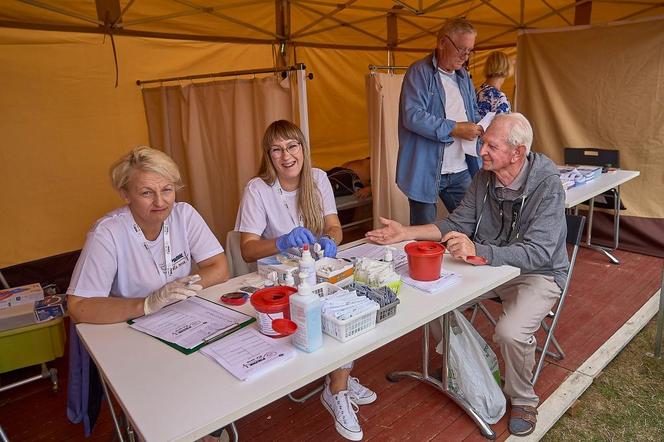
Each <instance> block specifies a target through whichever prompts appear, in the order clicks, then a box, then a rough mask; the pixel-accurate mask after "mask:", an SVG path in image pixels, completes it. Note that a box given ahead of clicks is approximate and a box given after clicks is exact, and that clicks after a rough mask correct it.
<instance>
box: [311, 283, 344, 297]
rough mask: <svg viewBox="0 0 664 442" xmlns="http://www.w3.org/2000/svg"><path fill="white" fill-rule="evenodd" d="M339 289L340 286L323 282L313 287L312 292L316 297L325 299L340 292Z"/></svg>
mask: <svg viewBox="0 0 664 442" xmlns="http://www.w3.org/2000/svg"><path fill="white" fill-rule="evenodd" d="M339 289H340V288H339V286H336V285H334V284H330V283H329V282H321V283H319V284H316V285H315V286H313V287H312V288H311V291H312V292H313V294H314V295H318V297H319V298H325V297H327V295H330V294H332V293H334V292H336V291H338V290H339Z"/></svg>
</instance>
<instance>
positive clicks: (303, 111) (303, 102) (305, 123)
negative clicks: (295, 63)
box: [297, 65, 311, 148]
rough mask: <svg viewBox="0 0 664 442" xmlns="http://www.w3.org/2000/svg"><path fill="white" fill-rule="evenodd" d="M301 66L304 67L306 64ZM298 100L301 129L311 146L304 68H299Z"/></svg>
mask: <svg viewBox="0 0 664 442" xmlns="http://www.w3.org/2000/svg"><path fill="white" fill-rule="evenodd" d="M301 66H303V67H304V65H301ZM297 100H298V109H299V113H300V130H301V131H302V134H303V135H304V139H305V140H306V141H307V145H308V146H309V148H311V142H310V139H309V109H308V105H307V73H306V71H305V69H304V68H303V69H298V70H297Z"/></svg>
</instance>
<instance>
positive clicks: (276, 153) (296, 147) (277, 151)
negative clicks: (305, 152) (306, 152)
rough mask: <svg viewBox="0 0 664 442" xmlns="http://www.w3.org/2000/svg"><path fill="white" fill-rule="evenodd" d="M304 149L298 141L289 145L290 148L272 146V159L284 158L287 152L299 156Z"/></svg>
mask: <svg viewBox="0 0 664 442" xmlns="http://www.w3.org/2000/svg"><path fill="white" fill-rule="evenodd" d="M301 148H302V145H301V144H300V143H298V142H296V141H294V142H292V143H289V144H288V146H286V147H278V146H272V147H270V151H269V152H270V156H271V157H272V158H279V157H283V156H284V155H285V154H286V152H288V153H289V154H291V155H297V154H298V152H300V149H301Z"/></svg>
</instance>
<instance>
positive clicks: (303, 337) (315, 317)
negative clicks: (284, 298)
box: [289, 273, 323, 353]
mask: <svg viewBox="0 0 664 442" xmlns="http://www.w3.org/2000/svg"><path fill="white" fill-rule="evenodd" d="M307 279H308V277H307V275H306V274H302V273H300V285H299V287H298V292H297V293H293V294H292V295H291V296H290V298H289V303H290V318H291V320H292V321H293V322H295V323H296V324H297V330H296V331H295V333H294V334H293V339H292V342H293V345H294V346H296V347H297V348H299V349H300V350H302V351H306V352H308V353H311V352H313V351H315V350H318V349H319V348H320V347H321V346H322V345H323V324H322V322H321V301H320V298H319V297H318V296H317V295H315V294H314V293H313V292H312V291H311V286H310V285H309V284H308V283H307Z"/></svg>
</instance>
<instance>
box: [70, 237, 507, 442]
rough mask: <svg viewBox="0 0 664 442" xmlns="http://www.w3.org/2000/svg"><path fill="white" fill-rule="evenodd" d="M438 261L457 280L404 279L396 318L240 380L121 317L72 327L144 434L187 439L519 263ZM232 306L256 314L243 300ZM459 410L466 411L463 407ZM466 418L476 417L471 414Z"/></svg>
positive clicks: (355, 354)
mask: <svg viewBox="0 0 664 442" xmlns="http://www.w3.org/2000/svg"><path fill="white" fill-rule="evenodd" d="M402 246H403V244H402ZM443 266H444V267H445V268H446V269H447V270H450V271H453V272H456V273H458V274H459V275H460V276H461V282H459V283H458V284H456V285H454V286H453V287H450V288H447V289H445V290H443V291H442V292H441V293H438V294H436V295H430V294H425V293H423V292H421V291H419V290H417V289H414V288H412V287H410V286H407V285H405V284H404V285H403V286H402V289H401V292H400V293H399V299H400V301H401V303H400V304H399V306H398V308H397V313H396V315H395V316H394V317H392V318H389V319H388V320H386V321H384V322H381V323H379V324H377V326H376V328H374V329H372V330H370V331H368V332H366V333H364V334H362V335H360V336H357V337H356V338H354V339H351V340H349V341H347V342H345V343H341V342H339V341H337V340H335V339H334V338H331V337H329V336H327V335H325V336H324V343H323V348H321V349H320V350H318V351H316V352H314V353H303V352H299V351H298V352H297V355H296V357H295V358H293V359H292V360H290V361H287V362H285V363H284V364H283V365H282V366H280V367H277V368H275V369H274V370H272V371H271V372H269V373H267V374H266V375H264V376H262V377H260V378H257V379H254V380H250V381H245V382H242V381H239V380H237V379H236V378H234V377H233V376H232V375H231V374H230V373H228V372H227V371H226V370H224V369H223V368H222V367H221V366H220V365H218V364H216V363H215V362H213V361H212V360H210V359H208V358H206V357H205V356H203V355H202V354H200V353H194V354H191V355H189V356H186V355H184V354H182V353H179V352H178V351H177V350H175V349H173V348H171V347H169V346H167V345H165V344H163V343H162V342H160V341H158V340H156V339H155V338H153V337H151V336H148V335H146V334H143V333H140V332H138V331H136V330H133V329H131V328H130V327H129V325H127V324H125V323H120V324H111V325H93V324H79V325H77V330H78V333H79V335H80V337H81V340H82V342H83V344H84V345H85V347H86V348H87V350H88V351H89V353H90V355H91V356H92V358H93V360H94V362H95V364H96V365H97V367H98V368H99V372H100V374H101V376H102V379H103V380H104V381H105V385H108V388H110V390H111V391H112V393H113V395H114V396H115V398H116V399H117V401H118V403H119V404H120V406H121V408H122V410H123V412H124V413H125V415H126V417H127V418H128V420H129V422H130V423H131V425H132V427H133V429H134V430H135V431H137V432H138V433H139V435H140V436H141V437H142V438H143V439H144V440H147V441H191V440H195V439H197V438H199V437H202V436H204V435H206V434H209V433H210V432H212V431H214V430H217V429H218V428H221V427H224V426H226V425H229V424H230V423H232V422H234V421H236V420H238V419H240V418H242V417H243V416H246V415H247V414H249V413H251V412H253V411H255V410H257V409H259V408H261V407H263V406H265V405H267V404H269V403H271V402H273V401H274V400H277V399H279V398H281V397H283V396H285V395H287V394H289V393H291V392H293V391H295V390H297V389H299V388H301V387H303V386H305V385H307V384H308V383H310V382H312V381H315V380H316V379H319V378H321V377H323V376H325V375H326V374H327V373H329V372H331V371H332V370H334V369H336V368H338V367H340V366H341V365H343V364H345V363H348V362H350V361H353V360H355V359H358V358H360V357H362V356H364V355H366V354H367V353H369V352H371V351H373V350H375V349H377V348H380V347H381V346H382V345H385V344H387V343H389V342H391V341H393V340H395V339H397V338H399V337H401V336H403V335H405V334H407V333H409V332H411V331H412V330H414V329H416V328H418V327H421V326H423V325H425V324H427V323H428V322H429V321H431V320H433V319H435V318H438V317H439V316H441V315H443V314H445V313H448V312H450V311H452V310H453V309H455V308H456V307H459V306H460V305H462V304H465V303H466V302H468V301H470V300H472V299H475V298H477V297H478V296H480V295H482V294H483V293H485V292H487V291H489V290H492V289H493V288H495V287H497V286H499V285H500V284H502V283H504V282H506V281H509V280H510V279H512V278H514V277H516V276H518V275H519V269H517V268H514V267H510V266H501V267H491V266H482V267H474V266H472V265H469V264H466V263H463V262H460V261H456V260H454V259H452V258H450V257H449V256H448V255H446V256H445V261H444V264H443ZM247 277H248V275H245V276H241V277H238V278H234V279H232V280H230V281H228V282H226V283H224V284H220V285H217V286H214V287H210V288H207V289H206V290H204V291H203V292H202V293H201V296H203V297H205V298H207V299H211V300H218V299H219V297H220V295H221V294H223V293H226V292H230V291H233V290H236V289H237V288H239V287H241V286H242V285H244V282H245V281H246V279H247ZM238 309H239V310H241V311H244V312H246V313H249V314H254V312H253V308H252V307H251V306H250V305H249V303H247V304H245V305H244V306H242V307H239V308H238ZM252 326H255V324H253V325H252ZM285 339H288V338H285ZM424 370H425V371H426V368H424ZM448 396H449V394H448ZM452 399H453V400H456V399H455V398H452ZM379 400H380V398H379ZM464 409H465V410H466V411H467V412H468V411H469V410H468V408H467V407H464ZM469 414H470V413H469ZM471 417H473V419H475V420H476V421H477V419H476V417H475V416H472V415H471ZM479 423H480V422H478V424H479ZM481 428H482V431H483V433H485V435H486V436H487V437H491V436H492V435H493V432H492V431H491V429H490V427H488V425H486V424H485V423H484V426H481ZM487 429H488V433H487Z"/></svg>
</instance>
